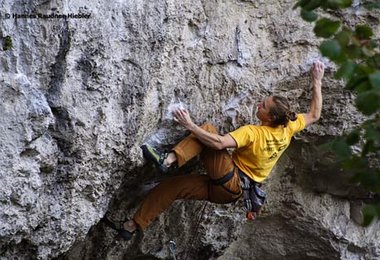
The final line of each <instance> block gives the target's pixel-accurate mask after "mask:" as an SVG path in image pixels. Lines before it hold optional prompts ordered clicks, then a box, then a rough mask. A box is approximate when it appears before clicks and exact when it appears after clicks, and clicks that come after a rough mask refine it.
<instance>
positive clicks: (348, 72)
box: [335, 61, 356, 80]
mask: <svg viewBox="0 0 380 260" xmlns="http://www.w3.org/2000/svg"><path fill="white" fill-rule="evenodd" d="M355 67H356V64H355V63H353V62H351V61H346V62H344V63H343V64H342V65H341V66H340V68H339V69H338V71H337V72H336V73H335V77H336V78H338V79H342V78H343V79H346V80H348V79H350V78H351V76H352V74H353V72H354V70H355Z"/></svg>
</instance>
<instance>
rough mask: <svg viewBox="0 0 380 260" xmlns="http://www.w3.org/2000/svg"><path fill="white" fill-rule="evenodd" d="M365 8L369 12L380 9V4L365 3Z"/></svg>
mask: <svg viewBox="0 0 380 260" xmlns="http://www.w3.org/2000/svg"><path fill="white" fill-rule="evenodd" d="M363 6H364V7H365V8H367V9H368V10H372V9H380V3H364V4H363Z"/></svg>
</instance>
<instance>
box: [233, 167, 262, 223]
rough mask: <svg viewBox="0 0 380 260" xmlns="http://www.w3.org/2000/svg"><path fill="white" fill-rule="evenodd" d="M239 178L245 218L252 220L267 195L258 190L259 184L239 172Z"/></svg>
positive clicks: (258, 212)
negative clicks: (245, 212)
mask: <svg viewBox="0 0 380 260" xmlns="http://www.w3.org/2000/svg"><path fill="white" fill-rule="evenodd" d="M239 176H240V182H241V188H242V189H243V194H244V208H245V209H246V211H247V214H246V217H247V219H248V220H254V219H255V218H256V217H257V215H258V214H260V210H261V208H262V206H263V205H264V203H265V200H266V197H267V194H266V193H265V191H263V190H262V189H261V188H260V186H261V184H260V183H258V182H255V181H254V180H252V179H251V178H249V177H248V176H247V175H245V173H243V172H242V171H241V170H239Z"/></svg>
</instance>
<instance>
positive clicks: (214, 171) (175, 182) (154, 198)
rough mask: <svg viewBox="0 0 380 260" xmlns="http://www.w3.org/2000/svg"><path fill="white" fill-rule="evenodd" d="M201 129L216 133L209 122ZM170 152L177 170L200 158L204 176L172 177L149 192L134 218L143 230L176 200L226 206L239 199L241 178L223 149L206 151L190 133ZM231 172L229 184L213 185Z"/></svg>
mask: <svg viewBox="0 0 380 260" xmlns="http://www.w3.org/2000/svg"><path fill="white" fill-rule="evenodd" d="M201 128H202V129H204V130H206V131H207V132H210V133H217V130H216V128H215V127H214V126H213V125H211V124H208V123H207V124H204V125H202V126H201ZM173 151H174V152H175V154H176V156H177V163H178V167H181V166H183V165H184V164H186V162H188V161H189V160H191V159H192V158H194V157H195V156H197V155H200V160H201V161H202V163H203V165H204V167H205V168H206V172H207V175H205V174H189V175H182V176H175V177H171V178H168V179H167V180H165V181H163V182H161V183H160V184H159V185H157V186H156V187H155V188H154V189H153V190H152V191H150V193H149V194H148V195H147V197H146V198H145V199H144V200H143V202H142V204H141V205H140V208H139V209H138V210H137V212H136V213H135V215H134V217H133V220H134V221H135V222H136V223H137V224H138V225H139V227H140V228H141V229H143V230H144V229H145V228H146V227H147V226H148V225H149V224H150V223H151V222H152V221H153V220H154V219H155V218H156V217H157V216H158V215H159V214H160V213H161V212H163V211H164V210H166V209H167V208H168V207H169V206H170V205H171V204H172V203H173V202H174V201H175V200H177V199H192V200H208V201H210V202H214V203H221V204H225V203H230V202H233V201H235V200H236V199H237V198H239V197H240V196H241V193H242V191H241V187H240V178H239V175H238V173H237V171H236V170H235V168H236V167H235V166H234V163H233V161H232V158H231V156H230V154H229V153H228V151H227V150H226V149H224V150H214V149H211V148H208V147H206V146H205V145H203V144H202V143H201V142H200V141H199V140H198V139H197V138H196V137H195V136H194V135H193V134H191V135H189V136H187V137H186V138H185V139H183V140H182V141H181V142H180V143H178V144H177V145H176V146H175V147H174V149H173ZM231 171H234V175H233V177H232V178H231V179H230V180H229V181H228V182H226V183H224V184H223V185H215V184H212V180H216V179H220V178H222V177H223V176H225V175H227V174H228V173H230V172H231Z"/></svg>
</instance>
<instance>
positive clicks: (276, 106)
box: [256, 96, 297, 127]
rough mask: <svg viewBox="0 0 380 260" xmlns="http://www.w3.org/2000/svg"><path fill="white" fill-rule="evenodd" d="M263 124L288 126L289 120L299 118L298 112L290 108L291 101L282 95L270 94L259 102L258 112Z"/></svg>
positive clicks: (257, 114)
mask: <svg viewBox="0 0 380 260" xmlns="http://www.w3.org/2000/svg"><path fill="white" fill-rule="evenodd" d="M256 116H257V118H258V119H260V120H261V121H262V123H263V125H269V126H273V127H276V126H279V125H283V126H286V125H287V124H288V122H289V120H291V121H294V120H296V119H297V117H296V114H295V113H294V112H292V111H291V110H290V105H289V102H288V100H287V99H286V98H284V97H282V96H269V97H266V98H264V100H263V101H262V102H260V103H259V104H258V110H257V113H256Z"/></svg>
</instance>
